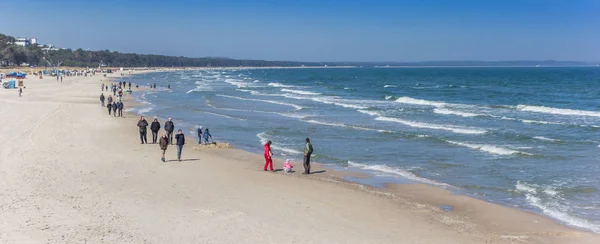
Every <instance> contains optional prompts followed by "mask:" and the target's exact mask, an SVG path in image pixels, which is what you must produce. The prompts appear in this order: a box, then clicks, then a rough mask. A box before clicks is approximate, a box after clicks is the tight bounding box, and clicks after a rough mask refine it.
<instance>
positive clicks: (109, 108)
mask: <svg viewBox="0 0 600 244" xmlns="http://www.w3.org/2000/svg"><path fill="white" fill-rule="evenodd" d="M106 108H108V116H109V117H110V112H111V111H112V103H108V104H106Z"/></svg>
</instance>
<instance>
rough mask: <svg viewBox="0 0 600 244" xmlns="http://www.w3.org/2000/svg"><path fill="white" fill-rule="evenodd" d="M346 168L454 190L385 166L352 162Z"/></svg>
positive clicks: (446, 185) (443, 184)
mask: <svg viewBox="0 0 600 244" xmlns="http://www.w3.org/2000/svg"><path fill="white" fill-rule="evenodd" d="M348 166H349V167H354V168H360V169H366V170H372V171H378V172H384V173H389V174H394V175H399V176H402V177H403V178H406V179H409V180H412V181H416V182H421V183H425V184H430V185H434V186H439V187H450V188H454V187H453V186H451V185H448V184H446V183H441V182H437V181H434V180H430V179H426V178H422V177H419V176H417V175H415V174H413V173H411V172H410V171H407V170H403V169H399V168H392V167H390V166H387V165H368V164H361V163H355V162H352V161H348Z"/></svg>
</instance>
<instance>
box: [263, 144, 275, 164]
mask: <svg viewBox="0 0 600 244" xmlns="http://www.w3.org/2000/svg"><path fill="white" fill-rule="evenodd" d="M272 157H273V152H272V151H271V141H268V142H267V143H265V167H264V168H263V169H264V171H267V167H269V168H270V169H271V171H273V159H272Z"/></svg>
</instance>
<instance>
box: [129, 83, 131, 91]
mask: <svg viewBox="0 0 600 244" xmlns="http://www.w3.org/2000/svg"><path fill="white" fill-rule="evenodd" d="M129 90H131V81H130V82H129Z"/></svg>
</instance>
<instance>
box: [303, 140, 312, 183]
mask: <svg viewBox="0 0 600 244" xmlns="http://www.w3.org/2000/svg"><path fill="white" fill-rule="evenodd" d="M312 153H313V146H312V144H310V139H308V138H306V146H304V173H302V174H306V175H308V174H310V155H312Z"/></svg>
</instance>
